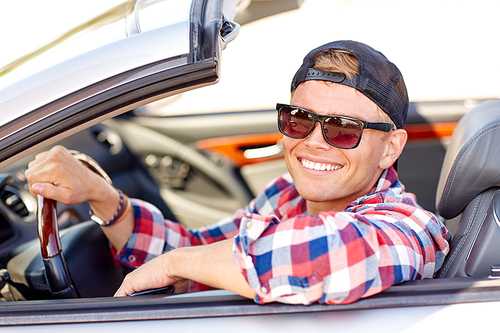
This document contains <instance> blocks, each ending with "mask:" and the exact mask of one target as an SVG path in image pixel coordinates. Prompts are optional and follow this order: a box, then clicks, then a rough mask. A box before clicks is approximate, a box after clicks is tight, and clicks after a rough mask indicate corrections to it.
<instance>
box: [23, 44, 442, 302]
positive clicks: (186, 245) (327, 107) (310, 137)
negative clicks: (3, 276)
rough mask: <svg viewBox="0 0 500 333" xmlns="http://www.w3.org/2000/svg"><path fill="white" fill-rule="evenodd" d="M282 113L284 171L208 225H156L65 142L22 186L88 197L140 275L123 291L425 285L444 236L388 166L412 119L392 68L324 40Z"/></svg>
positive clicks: (278, 292)
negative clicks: (408, 117)
mask: <svg viewBox="0 0 500 333" xmlns="http://www.w3.org/2000/svg"><path fill="white" fill-rule="evenodd" d="M277 110H278V127H279V129H280V131H281V132H282V133H283V134H284V138H283V148H284V151H285V162H286V165H287V168H288V171H289V175H285V176H283V177H280V178H278V179H277V180H275V181H273V182H272V183H271V184H270V185H269V186H268V187H267V188H266V189H265V190H264V192H263V193H261V194H260V195H259V196H257V197H256V198H255V199H254V200H252V202H251V203H250V204H249V205H248V206H247V207H245V208H244V209H241V210H239V211H237V212H236V213H235V214H234V215H233V216H232V217H229V218H227V219H225V220H223V221H220V222H219V223H217V224H215V225H212V226H208V227H206V228H201V229H198V230H186V229H185V228H183V227H182V226H181V225H179V224H176V223H173V222H170V221H167V220H164V219H163V217H162V216H161V214H160V213H159V211H158V210H157V209H156V208H155V207H153V206H151V205H149V204H147V203H145V202H142V201H139V200H129V199H128V198H127V197H126V196H124V195H123V194H122V193H121V192H119V191H118V192H117V191H116V190H115V189H114V188H113V187H111V186H110V185H108V184H107V183H106V182H105V181H104V180H103V179H101V178H100V177H99V176H97V175H96V174H93V173H92V172H90V171H89V170H88V169H86V168H84V167H82V165H81V164H80V163H79V162H78V161H76V160H75V159H74V158H72V157H71V155H70V154H68V153H67V151H66V150H65V149H63V148H62V147H56V148H54V149H52V150H51V151H50V152H46V153H42V154H40V155H38V156H37V158H36V160H35V161H34V162H32V163H31V164H30V166H29V169H28V170H27V171H26V177H27V179H28V182H29V184H30V188H31V192H32V193H33V194H40V195H43V196H45V197H48V198H52V199H55V200H58V201H61V202H63V203H66V204H74V203H78V202H83V201H88V202H89V204H90V205H91V208H92V213H93V214H94V216H93V219H95V220H96V221H98V222H99V223H100V224H101V225H103V230H104V232H105V234H106V235H107V237H108V239H109V240H110V242H111V244H112V245H113V247H114V249H115V250H116V251H117V254H116V259H117V261H118V262H120V264H121V265H123V266H124V267H126V268H128V269H135V268H137V267H139V268H138V269H135V270H133V271H132V272H131V273H130V274H128V275H127V276H126V278H125V280H124V281H123V284H122V286H121V287H120V288H119V290H118V291H117V293H116V295H117V296H125V295H130V294H132V293H134V292H137V291H142V290H146V289H152V288H159V287H164V286H168V285H173V287H174V292H176V293H179V292H187V291H188V290H189V288H190V287H189V286H190V283H191V284H192V285H191V290H193V289H195V290H198V289H200V288H201V287H202V286H203V285H206V286H210V287H213V288H221V289H227V290H230V291H233V292H235V293H238V294H240V295H243V296H245V297H249V298H253V299H255V301H256V302H258V303H265V302H273V301H279V302H287V303H303V304H309V303H312V302H316V301H319V302H322V303H349V302H353V301H355V300H358V299H360V298H362V297H367V296H370V295H373V294H375V293H378V292H380V291H382V290H384V289H386V288H388V287H389V286H391V285H393V284H395V283H399V282H403V281H407V280H415V279H422V278H431V277H432V276H433V274H434V273H435V272H436V271H437V270H438V269H439V268H440V267H441V265H442V263H443V261H444V258H445V256H446V254H447V253H448V251H449V246H448V239H449V233H448V231H447V230H446V228H445V227H444V226H443V225H442V223H441V222H440V221H439V220H438V219H437V218H436V217H435V216H434V215H433V214H432V213H430V212H427V211H425V210H423V209H422V208H420V207H419V206H418V205H417V203H416V200H415V197H414V196H413V195H412V194H409V193H406V192H404V187H403V185H402V184H401V183H400V182H399V181H398V179H397V173H396V171H395V169H394V167H393V165H394V163H395V162H396V161H397V159H398V157H399V155H400V154H401V151H402V150H403V147H404V145H405V143H406V139H407V134H406V132H405V131H404V129H403V127H404V124H405V121H406V115H407V111H408V97H407V93H406V88H405V85H404V82H403V78H402V76H401V73H400V72H399V70H398V69H397V68H396V66H394V65H393V64H392V63H391V62H389V61H388V60H387V59H386V58H385V57H384V56H383V55H382V54H381V53H379V52H377V51H375V50H373V49H372V48H371V47H369V46H367V45H364V44H361V43H358V42H353V41H338V42H332V43H328V44H326V45H323V46H321V47H319V48H317V49H314V50H312V51H311V52H310V53H309V54H308V55H307V56H306V57H305V58H304V62H303V64H302V66H301V67H300V69H299V70H298V71H297V73H296V74H295V77H294V79H293V81H292V98H291V105H283V104H278V106H277ZM130 205H132V206H133V209H129V208H130ZM116 207H118V208H116ZM101 218H102V219H101ZM104 221H106V222H104ZM194 245H197V246H194ZM162 253H163V254H162Z"/></svg>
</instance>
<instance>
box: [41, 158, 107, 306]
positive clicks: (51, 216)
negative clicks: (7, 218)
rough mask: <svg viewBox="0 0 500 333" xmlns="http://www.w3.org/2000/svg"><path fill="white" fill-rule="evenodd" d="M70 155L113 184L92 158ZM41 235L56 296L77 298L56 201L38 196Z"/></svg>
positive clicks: (43, 256) (45, 265)
mask: <svg viewBox="0 0 500 333" xmlns="http://www.w3.org/2000/svg"><path fill="white" fill-rule="evenodd" d="M71 154H72V155H73V156H74V157H75V158H76V159H78V160H79V161H81V162H82V163H83V164H85V165H86V166H87V167H89V169H91V170H92V171H94V172H96V173H97V174H99V175H101V176H102V177H103V178H104V179H105V180H106V181H107V182H109V183H110V184H111V179H110V178H109V176H108V175H107V174H106V173H105V172H104V170H102V169H101V167H100V166H99V165H98V164H97V162H95V161H94V160H93V159H91V158H90V157H88V156H87V155H85V154H81V153H79V152H77V151H71ZM37 203H38V215H37V217H38V238H39V239H40V248H41V253H42V258H43V264H44V267H45V273H46V277H47V282H48V284H49V287H50V290H51V292H52V295H53V296H54V297H55V298H76V297H78V293H77V291H76V289H75V287H74V286H73V282H72V280H71V276H70V273H69V270H68V266H67V264H66V260H65V259H64V255H63V252H62V247H61V239H60V237H59V226H58V224H57V202H56V201H54V200H51V199H46V198H44V197H42V196H38V198H37Z"/></svg>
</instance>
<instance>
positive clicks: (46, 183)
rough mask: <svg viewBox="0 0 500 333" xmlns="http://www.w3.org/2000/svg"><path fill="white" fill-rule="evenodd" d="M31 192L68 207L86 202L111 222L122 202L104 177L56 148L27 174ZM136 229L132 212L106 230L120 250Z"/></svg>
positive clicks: (32, 164) (31, 165)
mask: <svg viewBox="0 0 500 333" xmlns="http://www.w3.org/2000/svg"><path fill="white" fill-rule="evenodd" d="M25 176H26V180H27V181H28V184H29V188H30V192H31V193H32V194H33V195H41V196H43V197H45V198H48V199H53V200H56V201H58V202H60V203H63V204H65V205H75V204H79V203H82V202H85V201H87V202H88V203H89V204H90V206H91V208H92V211H93V213H94V214H95V215H97V216H99V217H100V218H101V219H102V220H103V221H107V220H108V219H110V218H111V217H112V216H113V214H114V213H115V212H116V209H117V207H118V205H119V203H120V196H119V194H118V192H117V190H116V189H115V188H114V187H113V186H112V185H110V184H109V183H108V182H107V181H106V180H104V178H102V177H101V176H100V175H98V174H97V173H95V172H93V171H91V170H90V169H89V168H87V167H86V166H85V165H83V163H81V162H80V161H78V160H77V159H76V158H75V157H73V155H71V154H70V153H69V152H68V150H67V149H66V148H64V147H62V146H56V147H54V148H52V149H51V150H49V151H46V152H43V153H40V154H38V155H37V156H36V158H35V160H34V161H32V162H31V163H29V165H28V169H27V170H26V172H25ZM133 227H134V214H133V212H132V210H130V211H129V213H128V215H127V216H126V217H125V218H124V219H123V221H122V222H120V223H119V224H117V225H113V226H110V227H105V228H103V231H104V233H105V234H106V237H107V238H108V239H109V241H110V242H111V243H112V244H113V247H114V248H115V249H116V250H117V251H118V250H120V249H121V248H122V247H123V246H124V245H125V244H126V242H127V241H128V238H129V237H130V235H131V234H132V230H133Z"/></svg>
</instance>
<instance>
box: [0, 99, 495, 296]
mask: <svg viewBox="0 0 500 333" xmlns="http://www.w3.org/2000/svg"><path fill="white" fill-rule="evenodd" d="M499 108H500V103H499V101H498V100H493V101H487V102H484V103H482V104H480V105H479V106H478V107H476V108H475V109H473V110H472V111H470V112H469V113H468V114H466V115H465V116H464V117H463V118H462V119H461V120H460V122H459V123H458V125H457V127H456V129H455V132H454V134H453V137H452V140H451V141H450V143H449V146H448V148H447V150H446V156H445V157H444V162H443V167H442V170H441V176H440V179H439V184H438V189H437V195H436V197H437V199H436V202H437V213H438V214H439V215H440V216H442V217H443V218H444V219H447V220H452V219H455V220H457V216H458V220H459V223H458V227H457V230H456V232H455V234H454V236H453V240H452V243H451V253H450V254H449V255H448V257H447V259H446V262H445V264H444V266H443V267H442V269H441V270H440V271H439V272H438V273H437V274H436V277H438V278H456V277H466V278H471V277H473V278H487V277H489V276H496V275H497V274H498V269H499V266H497V265H499V264H500V262H499V260H498V259H497V256H496V253H497V247H498V243H499V242H498V240H497V237H499V231H498V225H499V221H498V214H499V213H498V212H499V209H500V208H499V205H500V194H498V187H499V186H500V184H498V183H499V181H500V176H499V175H498V171H497V170H498V169H497V168H496V156H499V153H500V151H498V149H500V148H498V145H495V142H498V139H499V136H500V114H499V113H498V109H499ZM135 120H136V119H134V118H133V115H130V114H129V115H123V116H120V117H117V118H115V119H112V120H108V121H106V122H104V123H102V124H99V125H95V126H93V127H91V128H89V129H88V130H84V131H82V132H79V133H77V134H74V135H72V136H70V137H68V138H66V139H64V140H62V141H61V142H59V143H58V144H62V145H64V146H66V147H68V148H71V149H76V150H79V151H81V152H84V153H86V154H88V155H89V156H92V157H93V158H94V159H95V160H96V161H97V162H98V163H99V164H100V165H101V166H102V168H103V169H104V170H105V171H106V172H107V173H108V174H109V175H110V177H111V179H112V181H113V184H114V186H116V187H117V188H120V189H121V190H123V191H124V192H125V193H126V194H127V195H129V196H130V197H136V198H140V199H143V200H146V201H149V202H152V203H153V204H155V205H156V206H157V207H158V208H159V209H160V210H161V211H162V212H163V214H164V216H165V217H166V218H168V219H171V220H174V221H179V220H180V219H178V218H177V216H176V214H175V213H174V212H173V209H170V205H169V198H173V199H172V200H173V201H172V203H173V205H174V206H176V204H175V203H177V202H181V204H180V207H184V206H183V204H182V203H184V202H189V201H190V202H193V204H194V205H195V207H197V208H199V209H200V210H201V211H200V212H199V213H200V214H202V215H203V214H208V213H207V212H209V211H215V212H217V213H214V214H213V219H214V220H215V219H218V218H220V217H224V216H225V215H229V214H230V213H232V212H233V211H234V210H235V209H237V208H238V207H241V206H242V205H244V203H245V202H248V201H249V200H250V199H251V198H252V196H253V193H252V191H251V189H250V187H249V186H248V185H247V183H246V182H245V181H244V180H243V176H242V174H241V171H240V168H238V167H236V166H235V165H234V164H233V163H231V162H230V161H227V160H226V161H221V158H220V156H219V158H218V159H216V158H215V154H213V153H210V152H207V151H202V150H199V149H196V147H190V146H189V145H187V144H185V143H182V142H180V141H181V140H183V139H182V137H181V136H180V135H179V136H177V137H176V138H175V135H172V137H166V136H165V135H162V134H160V133H158V131H153V130H151V129H150V128H147V127H146V126H140V125H138V124H137V122H136V121H135ZM173 137H174V138H175V139H174V138H173ZM33 158H34V156H32V155H31V156H28V157H26V158H24V159H22V160H20V161H18V162H16V163H15V164H13V165H11V166H9V167H8V168H6V169H5V170H2V172H3V174H2V178H1V184H2V201H1V202H0V209H1V212H2V214H1V215H0V217H1V221H0V222H1V230H0V237H1V239H0V240H1V244H0V263H1V266H2V268H3V270H2V271H3V273H2V276H3V284H4V285H6V284H7V285H9V287H10V291H11V293H12V290H15V292H14V293H13V294H15V295H16V296H15V297H17V298H14V299H51V298H65V297H75V296H76V297H101V296H111V295H113V294H114V292H115V291H116V289H117V288H118V286H119V285H120V283H121V280H122V279H123V276H124V272H123V271H122V269H120V268H118V267H117V266H116V265H115V264H114V262H113V258H112V255H111V252H110V251H109V244H108V242H107V239H106V238H105V236H104V235H103V234H102V232H101V231H100V227H99V226H98V225H97V224H95V223H93V222H89V213H88V205H87V204H85V203H84V204H80V205H74V206H70V207H67V206H64V205H61V204H58V207H57V210H58V220H59V221H58V225H59V228H60V239H61V244H62V249H63V251H62V254H61V256H63V261H64V262H66V263H67V268H68V270H69V276H70V278H69V283H70V285H72V288H74V289H75V293H73V294H72V295H73V296H68V295H67V294H65V293H63V292H62V291H61V288H62V287H61V285H66V284H67V283H68V280H67V279H68V278H66V281H61V279H62V280H64V278H61V273H60V268H57V269H56V270H55V272H52V273H51V270H53V269H52V268H48V267H49V266H50V264H47V263H46V261H47V260H46V259H44V258H42V254H41V252H40V241H39V239H38V237H37V230H36V229H37V223H36V216H35V207H36V202H35V199H34V198H32V197H31V195H30V194H29V193H28V191H27V188H26V186H27V184H26V182H25V180H24V178H23V177H24V176H23V173H24V170H25V169H26V167H27V163H28V162H29V161H30V160H31V159H33ZM402 159H403V161H404V157H402ZM116 161H120V162H119V163H117V162H116ZM207 162H208V163H207ZM401 165H404V162H403V163H401V164H400V166H399V167H400V168H401ZM176 209H179V208H176ZM180 215H181V216H182V214H180ZM183 218H185V217H183ZM190 219H196V217H193V216H191V217H188V219H186V221H187V224H189V223H190V222H189V221H190ZM64 258H65V259H66V260H64ZM51 275H53V276H51ZM62 275H63V274H62ZM408 288H410V290H411V288H412V286H411V285H410V286H409V287H408ZM63 289H64V288H63Z"/></svg>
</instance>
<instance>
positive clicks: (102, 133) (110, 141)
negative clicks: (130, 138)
mask: <svg viewBox="0 0 500 333" xmlns="http://www.w3.org/2000/svg"><path fill="white" fill-rule="evenodd" d="M92 133H93V134H94V136H95V138H96V139H97V141H99V142H100V143H101V144H102V145H104V146H105V147H106V148H107V149H108V150H109V152H110V153H111V154H112V155H117V154H119V153H120V152H121V151H122V147H123V143H122V140H121V138H120V136H119V135H118V133H116V132H115V131H113V130H111V129H110V128H109V127H107V126H104V125H102V124H99V125H96V126H93V127H92Z"/></svg>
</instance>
